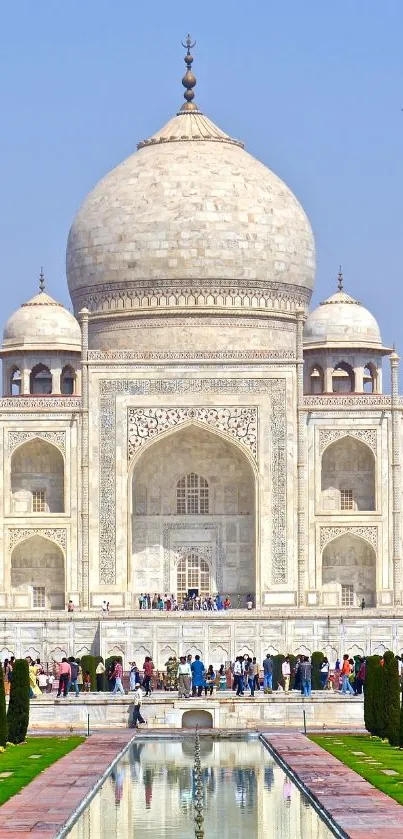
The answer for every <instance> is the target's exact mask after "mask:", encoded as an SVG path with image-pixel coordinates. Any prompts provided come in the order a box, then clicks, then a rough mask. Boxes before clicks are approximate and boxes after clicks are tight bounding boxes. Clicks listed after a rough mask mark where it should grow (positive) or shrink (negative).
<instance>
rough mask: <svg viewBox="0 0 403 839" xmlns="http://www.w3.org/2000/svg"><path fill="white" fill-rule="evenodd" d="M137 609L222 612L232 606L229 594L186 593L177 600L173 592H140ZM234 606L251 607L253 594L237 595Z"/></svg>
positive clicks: (239, 607) (240, 607)
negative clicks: (224, 595)
mask: <svg viewBox="0 0 403 839" xmlns="http://www.w3.org/2000/svg"><path fill="white" fill-rule="evenodd" d="M138 602H139V609H156V610H159V611H160V612H177V611H187V612H189V611H204V612H222V611H227V610H228V609H231V608H232V603H231V599H230V597H229V595H228V594H227V595H226V597H222V596H221V594H219V593H217V594H215V595H212V594H206V595H204V596H203V597H200V595H198V594H196V593H195V592H194V593H193V594H186V595H185V596H184V597H183V598H180V599H179V600H178V599H177V598H176V597H175V595H174V594H164V595H161V594H156V593H154V594H153V595H151V594H140V595H139V599H138ZM235 607H236V608H238V609H242V608H245V609H253V596H252V594H247V595H246V597H245V596H243V595H237V598H236V604H235Z"/></svg>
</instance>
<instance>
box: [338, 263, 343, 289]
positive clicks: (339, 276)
mask: <svg viewBox="0 0 403 839" xmlns="http://www.w3.org/2000/svg"><path fill="white" fill-rule="evenodd" d="M337 286H338V290H339V291H344V277H343V271H342V270H341V265H339V273H338V275H337Z"/></svg>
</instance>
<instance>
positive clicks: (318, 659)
mask: <svg viewBox="0 0 403 839" xmlns="http://www.w3.org/2000/svg"><path fill="white" fill-rule="evenodd" d="M324 657H325V656H324V655H323V653H321V652H319V650H316V652H313V653H312V655H311V665H312V680H311V681H312V690H323V685H322V682H321V680H320V668H321V667H322V664H323V659H324Z"/></svg>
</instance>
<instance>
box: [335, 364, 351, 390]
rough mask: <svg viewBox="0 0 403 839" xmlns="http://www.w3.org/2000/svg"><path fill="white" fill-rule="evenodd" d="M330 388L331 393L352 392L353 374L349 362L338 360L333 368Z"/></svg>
mask: <svg viewBox="0 0 403 839" xmlns="http://www.w3.org/2000/svg"><path fill="white" fill-rule="evenodd" d="M332 390H333V393H354V390H355V374H354V370H353V368H352V367H351V364H347V362H346V361H339V363H338V364H336V366H335V367H334V368H333V373H332Z"/></svg>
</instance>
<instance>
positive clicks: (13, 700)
mask: <svg viewBox="0 0 403 839" xmlns="http://www.w3.org/2000/svg"><path fill="white" fill-rule="evenodd" d="M7 725H8V739H9V741H10V743H23V742H24V740H25V737H26V734H27V731H28V725H29V667H28V662H27V661H26V659H25V658H17V659H16V661H15V662H14V667H13V674H12V680H11V685H10V702H9V705H8V712H7Z"/></svg>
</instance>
